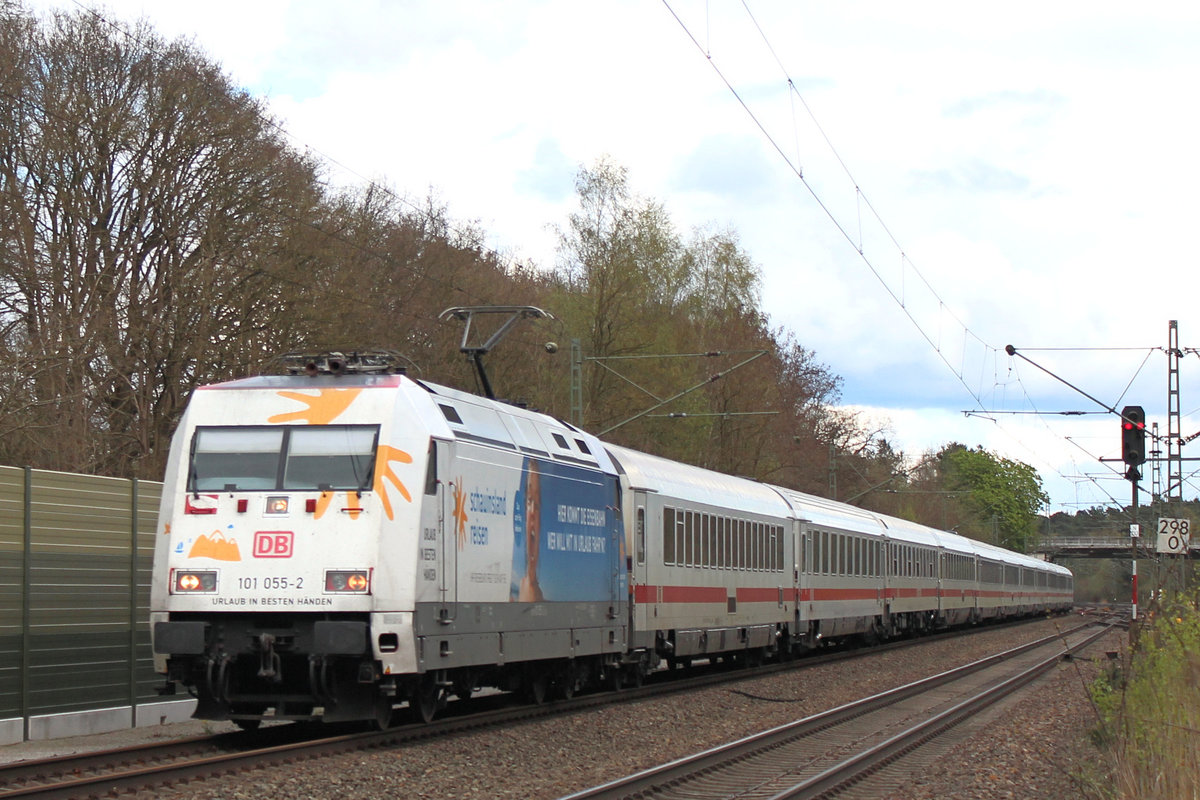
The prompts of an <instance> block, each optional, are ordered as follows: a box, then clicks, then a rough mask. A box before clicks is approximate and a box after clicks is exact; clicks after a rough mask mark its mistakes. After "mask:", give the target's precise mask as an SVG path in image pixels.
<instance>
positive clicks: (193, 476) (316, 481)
mask: <svg viewBox="0 0 1200 800" xmlns="http://www.w3.org/2000/svg"><path fill="white" fill-rule="evenodd" d="M378 434H379V427H378V426H376V425H322V426H319V427H318V426H313V427H309V426H304V427H300V426H270V427H267V426H243V427H229V428H225V427H200V428H197V429H196V435H195V437H194V438H193V440H192V454H191V456H192V459H191V468H190V470H189V474H188V491H193V492H201V491H279V490H281V489H295V490H305V489H308V490H318V489H321V490H353V489H368V488H370V486H371V482H372V473H373V468H374V464H375V445H376V440H377V438H378Z"/></svg>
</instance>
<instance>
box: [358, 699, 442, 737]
mask: <svg viewBox="0 0 1200 800" xmlns="http://www.w3.org/2000/svg"><path fill="white" fill-rule="evenodd" d="M394 714H395V709H393V708H392V698H390V697H388V696H387V695H385V694H381V695H380V696H379V697H377V698H376V699H375V718H374V719H372V720H371V724H372V725H374V726H375V730H377V731H386V730H387V729H388V728H390V727H392V717H393V716H394ZM426 722H428V720H426Z"/></svg>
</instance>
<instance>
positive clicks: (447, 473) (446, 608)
mask: <svg viewBox="0 0 1200 800" xmlns="http://www.w3.org/2000/svg"><path fill="white" fill-rule="evenodd" d="M436 445H437V449H436V452H435V454H434V455H436V458H437V474H438V475H439V476H441V477H440V479H439V480H438V484H437V488H438V503H437V507H438V542H437V559H438V562H439V563H438V575H439V578H438V581H439V585H438V603H439V604H440V608H439V609H438V617H439V619H442V620H451V619H453V617H454V609H455V604H456V603H457V602H458V530H457V524H458V523H457V519H458V517H457V515H456V514H455V509H456V507H457V503H458V502H459V501H460V498H464V497H465V496H466V494H465V492H466V489H465V488H464V487H463V486H461V485H460V484H461V481H462V476H461V475H455V474H454V471H453V470H452V469H451V465H452V464H453V463H454V449H455V443H454V442H442V441H439V442H436Z"/></svg>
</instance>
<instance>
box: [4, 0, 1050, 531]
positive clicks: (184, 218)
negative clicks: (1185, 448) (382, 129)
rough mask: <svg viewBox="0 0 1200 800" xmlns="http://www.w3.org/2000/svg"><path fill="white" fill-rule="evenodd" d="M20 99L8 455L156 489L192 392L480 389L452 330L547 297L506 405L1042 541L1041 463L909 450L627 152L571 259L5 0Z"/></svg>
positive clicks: (573, 243) (603, 175)
mask: <svg viewBox="0 0 1200 800" xmlns="http://www.w3.org/2000/svg"><path fill="white" fill-rule="evenodd" d="M0 99H2V100H3V102H2V104H0V366H2V369H0V463H7V464H16V465H30V466H34V467H39V468H46V469H58V470H69V471H77V472H86V473H95V474H104V475H113V476H125V477H141V478H151V479H158V478H160V476H161V474H162V470H163V467H164V462H165V459H166V453H167V449H168V445H169V440H170V436H171V434H172V432H173V430H174V428H175V426H176V424H177V422H178V420H179V417H180V415H181V413H182V412H183V409H184V407H185V405H186V403H187V400H188V397H189V396H190V394H191V392H192V391H193V390H194V389H195V388H196V387H197V386H199V385H202V384H205V383H211V382H215V381H222V380H228V379H231V378H236V377H240V376H245V375H250V374H255V373H259V372H262V371H263V370H264V369H268V368H269V365H270V363H271V361H272V359H273V358H274V357H275V356H277V355H278V354H280V353H284V352H288V351H295V350H316V349H341V350H353V349H366V348H379V349H387V350H392V351H395V352H397V353H399V354H400V355H401V356H402V357H403V359H404V360H405V362H406V363H407V364H409V365H410V366H409V370H410V372H411V373H412V374H413V375H415V376H417V377H421V378H425V379H428V380H431V381H435V382H442V383H446V384H449V385H453V386H458V387H462V388H466V389H472V388H474V382H475V377H474V373H473V372H472V369H471V366H470V364H469V363H468V361H467V360H466V359H465V358H463V357H462V355H461V354H460V353H459V343H460V339H461V336H462V327H461V323H458V322H453V321H451V322H443V321H439V313H440V312H442V311H443V310H444V309H446V308H448V307H452V306H480V305H493V304H501V305H531V306H536V307H539V308H542V309H545V310H546V311H548V312H550V313H551V314H552V315H553V319H552V320H539V321H530V322H527V323H524V324H522V325H520V326H518V327H517V328H515V329H514V330H513V332H512V333H511V334H510V335H509V336H508V337H507V338H506V339H505V340H504V342H503V344H502V346H500V347H498V348H497V349H496V350H495V351H494V352H492V353H490V354H489V355H488V356H487V360H486V363H487V365H488V369H489V375H490V376H491V377H492V380H493V383H494V384H495V388H496V392H497V394H498V395H499V396H501V397H503V398H506V399H508V400H511V401H520V402H523V403H526V404H528V405H529V406H531V407H535V408H538V409H541V410H543V411H546V412H548V413H551V414H554V415H556V416H558V417H561V418H563V419H571V418H572V417H575V416H579V415H580V414H581V416H582V423H583V426H584V427H585V428H587V429H588V430H591V431H593V432H595V433H599V434H602V435H603V436H604V438H606V439H608V440H611V441H613V442H616V443H618V444H624V445H628V446H633V447H637V448H639V449H643V450H648V451H652V452H655V453H658V454H660V455H663V456H667V457H670V458H674V459H679V460H682V461H686V462H689V463H693V464H698V465H701V466H705V467H709V468H712V469H715V470H720V471H722V472H727V473H732V474H738V475H745V476H749V477H752V478H756V479H760V480H764V481H770V482H774V483H779V484H783V485H787V486H791V487H794V488H797V489H800V490H804V491H808V492H812V493H814V494H819V495H825V496H830V495H834V496H836V497H837V498H838V499H842V500H846V501H849V502H853V503H856V504H859V505H862V506H865V507H869V508H872V509H874V510H878V511H881V512H884V513H888V514H892V515H896V516H901V517H905V518H909V519H913V520H917V521H920V522H925V523H928V524H930V525H934V526H937V527H940V528H953V529H956V530H958V531H959V532H961V533H964V534H966V535H970V536H974V537H976V538H979V539H983V540H987V541H994V542H997V543H999V544H1003V545H1006V546H1010V547H1015V548H1017V549H1025V548H1026V547H1027V546H1028V544H1029V543H1030V542H1031V541H1032V540H1033V538H1035V537H1036V536H1037V535H1038V532H1039V519H1038V517H1037V512H1038V510H1039V509H1040V508H1041V507H1042V505H1043V504H1044V503H1045V501H1046V498H1045V495H1044V493H1043V491H1042V487H1041V481H1040V479H1039V478H1038V476H1037V474H1036V472H1035V471H1034V470H1033V469H1032V468H1031V467H1029V466H1028V465H1025V464H1021V463H1019V462H1012V461H1008V460H1006V459H1003V458H1000V457H998V456H996V455H994V454H992V453H989V452H987V451H984V450H982V449H980V448H970V447H966V446H963V445H961V444H957V443H948V444H947V445H946V446H945V447H943V448H942V449H941V450H940V451H938V452H935V453H927V454H916V456H915V457H910V456H906V454H904V453H901V452H899V451H897V450H895V449H894V448H893V446H892V444H891V443H890V442H889V439H888V431H886V430H880V429H876V428H873V427H871V426H870V425H869V424H867V423H866V422H865V421H864V420H863V419H862V418H860V417H858V416H855V415H854V414H852V413H850V412H848V411H846V410H845V409H843V408H840V407H839V401H840V399H841V398H840V394H839V391H840V379H839V378H838V376H837V375H836V374H835V373H834V372H833V371H832V370H831V369H830V368H829V367H828V366H826V365H824V364H822V363H820V361H819V360H818V358H817V354H816V353H814V352H813V351H811V350H809V349H808V348H806V347H805V346H804V345H803V343H801V342H798V341H796V340H795V338H794V337H793V336H792V334H791V333H789V332H788V331H786V330H785V329H783V328H780V327H777V326H773V325H772V324H771V321H770V320H769V319H768V318H767V316H766V315H765V314H764V313H763V311H762V309H761V304H760V290H761V276H760V272H759V269H758V267H757V265H756V264H755V263H754V261H753V259H752V257H751V255H750V254H749V253H748V252H747V251H746V249H745V248H744V247H743V246H742V244H741V242H740V241H739V238H738V235H737V233H736V231H733V230H730V229H727V228H722V227H720V226H719V225H716V224H714V225H711V226H707V227H702V228H699V229H696V230H691V231H680V230H679V229H677V227H676V226H675V225H674V223H673V222H672V220H671V217H670V214H669V213H668V210H667V209H666V208H665V207H664V206H663V205H662V204H661V203H660V202H658V201H656V200H654V199H652V198H646V197H642V196H640V195H638V194H637V193H636V192H635V191H634V190H633V189H632V186H631V180H630V176H629V175H628V173H627V171H626V170H625V169H624V168H623V167H622V166H620V165H619V164H616V163H614V162H612V161H611V160H607V159H601V160H598V161H596V162H594V163H592V164H589V165H584V166H581V168H580V170H579V172H578V174H577V178H576V183H575V190H576V199H577V204H576V210H575V211H574V212H573V213H571V214H570V215H569V217H568V218H567V219H565V220H560V221H557V222H556V221H552V220H551V221H547V222H548V224H556V225H557V230H558V249H557V257H556V260H555V263H553V264H530V263H520V262H514V261H513V260H511V259H508V258H505V257H504V256H502V255H501V254H498V253H496V252H493V251H492V250H490V249H488V248H487V247H485V246H484V245H483V244H482V242H484V240H485V235H484V231H482V230H480V229H479V227H478V226H477V225H475V224H471V223H463V222H461V221H458V220H455V219H453V218H452V217H451V215H450V212H449V210H448V209H447V208H445V207H444V206H442V205H441V204H439V203H438V202H437V201H436V200H434V199H431V198H425V199H422V200H419V201H415V202H414V201H413V200H411V199H409V198H405V197H402V196H400V195H398V194H396V193H395V192H393V191H391V190H390V189H388V188H387V187H384V186H381V185H379V184H369V185H365V186H361V187H357V188H354V189H348V190H347V189H333V188H330V187H331V182H330V181H329V180H328V176H327V175H326V174H325V169H326V168H325V166H324V165H323V164H321V163H320V162H319V161H318V160H316V159H315V158H314V157H312V156H311V155H310V154H308V153H306V152H304V151H302V150H300V149H298V148H296V147H295V146H292V145H291V144H289V142H288V140H287V138H286V136H285V135H284V133H283V132H282V130H281V126H280V122H279V120H276V119H274V118H273V117H272V116H271V113H270V111H269V109H268V108H267V107H266V106H265V105H264V103H263V102H262V101H260V100H258V99H256V98H254V97H252V96H250V95H249V94H248V93H247V92H245V91H244V90H242V89H241V88H239V87H237V86H236V85H234V84H233V83H232V82H231V81H230V78H229V77H228V76H227V75H225V74H223V72H222V71H221V69H220V68H219V67H218V65H216V64H214V63H213V62H212V61H211V60H210V59H209V58H208V57H207V56H206V55H205V54H204V52H203V51H202V50H200V49H199V47H198V46H197V45H196V44H195V43H192V42H189V41H184V40H175V41H167V40H165V39H163V38H162V37H160V36H159V35H158V34H157V33H156V32H155V31H154V30H153V28H152V27H151V26H150V25H149V24H148V23H146V22H141V23H136V24H134V25H133V26H132V27H126V26H123V25H121V24H117V23H113V22H111V21H109V20H107V19H105V18H104V17H102V16H100V15H98V14H96V13H93V12H89V11H76V12H73V13H59V14H55V15H52V16H48V17H44V18H39V17H35V16H34V15H32V14H31V13H30V12H29V11H28V10H27V9H25V8H24V7H23V6H22V5H21V4H20V3H19V2H17V0H0ZM549 341H553V342H555V343H556V344H557V345H558V346H557V352H554V353H552V352H549V351H550V350H552V349H554V348H547V347H546V346H545V345H546V343H547V342H549ZM573 341H577V342H578V343H579V348H578V351H579V353H580V354H581V355H582V362H581V367H580V369H579V370H578V373H577V375H578V385H577V389H578V391H577V392H575V393H573V392H572V369H571V367H572V358H571V351H572V348H571V342H573ZM672 398H673V399H672ZM667 399H671V401H670V402H667V403H663V402H662V401H663V400H667Z"/></svg>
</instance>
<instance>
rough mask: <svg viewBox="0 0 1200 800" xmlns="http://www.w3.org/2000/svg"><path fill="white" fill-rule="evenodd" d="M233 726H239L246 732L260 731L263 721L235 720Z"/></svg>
mask: <svg viewBox="0 0 1200 800" xmlns="http://www.w3.org/2000/svg"><path fill="white" fill-rule="evenodd" d="M233 724H234V725H237V726H238V727H239V728H241V729H242V730H244V731H256V730H258V727H259V726H260V725H262V720H261V719H235V720H234V721H233Z"/></svg>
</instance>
